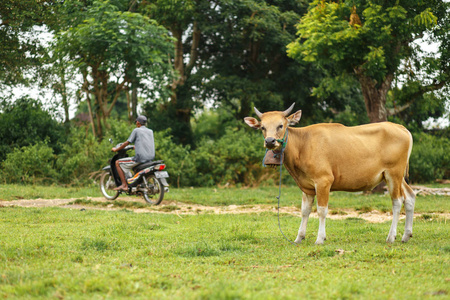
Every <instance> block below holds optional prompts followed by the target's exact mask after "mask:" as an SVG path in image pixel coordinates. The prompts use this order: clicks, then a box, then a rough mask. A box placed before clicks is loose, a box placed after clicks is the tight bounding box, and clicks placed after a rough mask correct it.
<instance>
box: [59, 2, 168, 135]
mask: <svg viewBox="0 0 450 300" xmlns="http://www.w3.org/2000/svg"><path fill="white" fill-rule="evenodd" d="M75 2H76V1H75ZM125 3H126V5H125ZM71 4H73V1H67V3H65V5H68V6H70V5H71ZM70 7H71V6H70ZM79 21H80V20H79ZM173 50H174V47H173V39H172V38H171V37H170V36H169V34H168V31H167V30H166V29H165V28H164V27H162V26H160V25H158V24H157V23H156V21H155V20H153V19H150V18H148V17H146V16H143V15H142V14H140V13H135V12H131V11H129V10H128V2H125V1H94V2H93V3H92V5H88V6H87V7H86V13H85V14H84V15H83V20H82V21H81V22H80V23H79V24H75V25H74V24H72V22H71V20H70V21H69V22H68V24H65V26H63V30H61V31H60V32H59V33H58V35H57V43H56V47H55V49H54V51H56V52H57V55H59V56H61V57H68V58H69V59H70V60H71V61H72V66H73V67H74V68H76V69H77V70H78V73H79V74H80V75H82V76H83V84H82V86H80V89H81V90H82V91H83V92H85V93H87V94H88V95H89V97H91V96H92V98H93V99H94V104H92V106H95V108H96V109H95V118H96V119H97V120H98V122H96V123H95V124H96V135H97V137H98V138H102V137H103V135H104V132H103V126H105V127H108V126H107V124H106V123H107V118H108V117H109V116H111V112H112V110H113V108H114V106H115V104H116V101H117V99H118V97H119V96H120V94H121V93H122V92H123V91H125V90H126V89H132V88H138V87H139V88H140V91H141V93H144V94H145V95H146V96H148V97H151V98H156V97H168V96H169V93H168V90H167V86H168V85H169V82H170V80H171V79H172V77H173V76H174V72H173V70H172V66H171V64H170V62H169V59H168V55H167V54H168V53H171V52H173ZM89 101H90V100H89ZM100 120H101V122H100Z"/></svg>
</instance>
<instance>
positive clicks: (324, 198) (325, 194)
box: [316, 181, 331, 245]
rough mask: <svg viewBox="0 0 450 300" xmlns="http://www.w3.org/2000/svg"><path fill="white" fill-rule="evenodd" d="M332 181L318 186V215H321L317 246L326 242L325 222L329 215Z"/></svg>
mask: <svg viewBox="0 0 450 300" xmlns="http://www.w3.org/2000/svg"><path fill="white" fill-rule="evenodd" d="M330 187H331V181H326V182H322V183H320V184H317V185H316V194H317V214H318V215H319V232H318V233H317V240H316V245H321V244H323V241H324V240H326V238H327V237H326V232H325V220H326V217H327V214H328V198H329V196H330Z"/></svg>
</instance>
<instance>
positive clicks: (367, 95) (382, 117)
mask: <svg viewBox="0 0 450 300" xmlns="http://www.w3.org/2000/svg"><path fill="white" fill-rule="evenodd" d="M356 73H357V75H358V79H359V83H360V84H361V90H362V93H363V97H364V102H365V104H366V110H367V115H368V117H369V120H370V123H377V122H385V121H387V116H388V112H387V110H386V95H387V93H388V91H389V89H390V88H391V83H392V79H393V78H394V76H393V74H388V75H387V76H386V78H385V79H384V81H383V82H382V83H381V85H379V84H378V83H377V81H376V80H374V79H373V78H370V77H368V76H365V75H363V74H358V72H356Z"/></svg>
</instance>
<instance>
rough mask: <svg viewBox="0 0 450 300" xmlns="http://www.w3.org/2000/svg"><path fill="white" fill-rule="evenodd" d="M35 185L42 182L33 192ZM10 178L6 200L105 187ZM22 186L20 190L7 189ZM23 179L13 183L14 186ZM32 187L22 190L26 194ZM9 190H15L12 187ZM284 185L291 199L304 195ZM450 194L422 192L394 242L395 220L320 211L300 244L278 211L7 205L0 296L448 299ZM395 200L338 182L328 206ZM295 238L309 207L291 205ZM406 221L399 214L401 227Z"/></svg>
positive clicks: (244, 193) (198, 192)
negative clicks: (405, 237) (300, 210)
mask: <svg viewBox="0 0 450 300" xmlns="http://www.w3.org/2000/svg"><path fill="white" fill-rule="evenodd" d="M28 189H34V192H33V191H31V190H28ZM59 189H60V188H58V187H52V188H50V189H49V188H43V187H34V188H31V187H23V189H22V190H21V191H19V190H18V187H17V186H14V187H11V186H9V187H8V186H6V187H5V186H3V187H2V188H1V190H0V192H1V195H2V196H1V197H2V198H3V199H4V200H13V199H17V198H14V195H26V196H23V197H22V198H26V199H29V198H36V197H35V196H36V193H38V194H39V197H38V198H49V199H50V198H77V197H79V198H83V197H87V196H94V197H96V196H100V195H99V194H97V195H95V194H93V193H98V191H97V190H96V189H95V188H94V187H93V188H92V190H90V189H86V190H83V189H79V190H76V189H74V190H72V191H71V192H69V193H67V191H63V189H61V190H59ZM10 190H13V191H10ZM14 190H15V191H14ZM22 192H23V194H22ZM277 192H278V190H277V188H262V189H172V190H171V192H170V193H169V194H168V195H167V199H168V200H173V201H184V202H189V203H196V204H207V205H231V204H235V205H237V204H246V205H251V204H258V203H266V204H274V205H276V199H275V197H274V196H275V195H277ZM8 197H10V198H8ZM299 197H300V193H299V192H298V190H297V189H295V188H284V189H283V198H282V205H299ZM449 200H450V197H437V196H436V197H432V196H427V197H418V198H417V210H416V211H420V212H422V215H421V216H420V217H417V218H416V219H415V221H414V237H413V238H412V239H411V240H410V242H408V243H407V244H402V243H401V242H399V241H397V242H396V243H394V244H393V245H388V244H386V243H385V239H386V236H387V233H388V231H389V226H390V222H385V223H377V224H374V223H367V222H365V221H364V220H361V219H359V218H351V219H347V220H342V221H337V220H328V221H327V241H326V242H325V245H324V246H315V245H314V241H315V239H316V234H317V228H318V221H317V219H311V220H310V223H309V226H308V231H307V237H306V240H305V241H304V243H303V244H301V245H300V246H292V245H290V244H289V243H288V242H287V241H285V240H284V239H283V237H282V236H281V234H280V233H279V231H278V225H277V217H276V214H274V213H270V212H261V213H258V214H246V215H215V214H201V215H180V216H178V215H176V214H155V213H142V214H138V213H133V212H130V211H129V210H126V209H123V210H118V211H99V210H80V209H63V208H20V207H0V228H1V229H2V230H0V297H3V298H7V299H33V298H40V299H120V298H131V297H132V298H134V299H298V298H300V297H301V298H305V299H326V298H328V299H345V298H347V299H353V298H358V299H424V298H425V299H426V298H435V297H438V299H444V298H448V297H449V295H450V272H449V268H450V264H449V262H450V231H449V229H450V227H449V224H448V222H449V220H448V219H445V218H443V217H436V216H433V215H431V214H428V213H432V212H449V211H450V201H449ZM358 205H359V206H363V205H366V206H370V207H373V208H374V209H380V210H381V209H382V208H383V207H387V208H389V209H390V200H389V199H388V197H387V196H384V197H381V196H379V195H371V196H364V195H355V194H348V193H333V195H332V201H331V203H330V207H331V206H333V207H334V208H335V209H337V208H340V207H341V208H346V207H353V208H355V206H358ZM281 218H282V219H281V222H282V226H283V231H284V232H285V233H286V234H287V235H288V236H289V237H290V238H295V235H296V232H297V229H298V226H299V224H300V219H299V218H298V217H294V216H291V215H282V216H281ZM403 226H404V222H403V221H401V222H400V224H399V237H398V239H400V238H401V234H402V233H403Z"/></svg>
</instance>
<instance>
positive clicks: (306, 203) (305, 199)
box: [294, 193, 314, 244]
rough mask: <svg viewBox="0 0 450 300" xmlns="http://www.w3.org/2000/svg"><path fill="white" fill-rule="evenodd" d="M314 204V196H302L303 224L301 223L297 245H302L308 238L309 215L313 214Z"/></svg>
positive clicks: (296, 240)
mask: <svg viewBox="0 0 450 300" xmlns="http://www.w3.org/2000/svg"><path fill="white" fill-rule="evenodd" d="M313 202H314V196H311V195H308V194H305V193H303V196H302V222H301V223H300V228H299V230H298V235H297V238H296V239H295V241H294V242H295V243H297V244H300V243H301V242H302V240H304V239H305V236H306V226H307V225H308V219H309V214H310V213H311V209H312V204H313Z"/></svg>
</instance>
